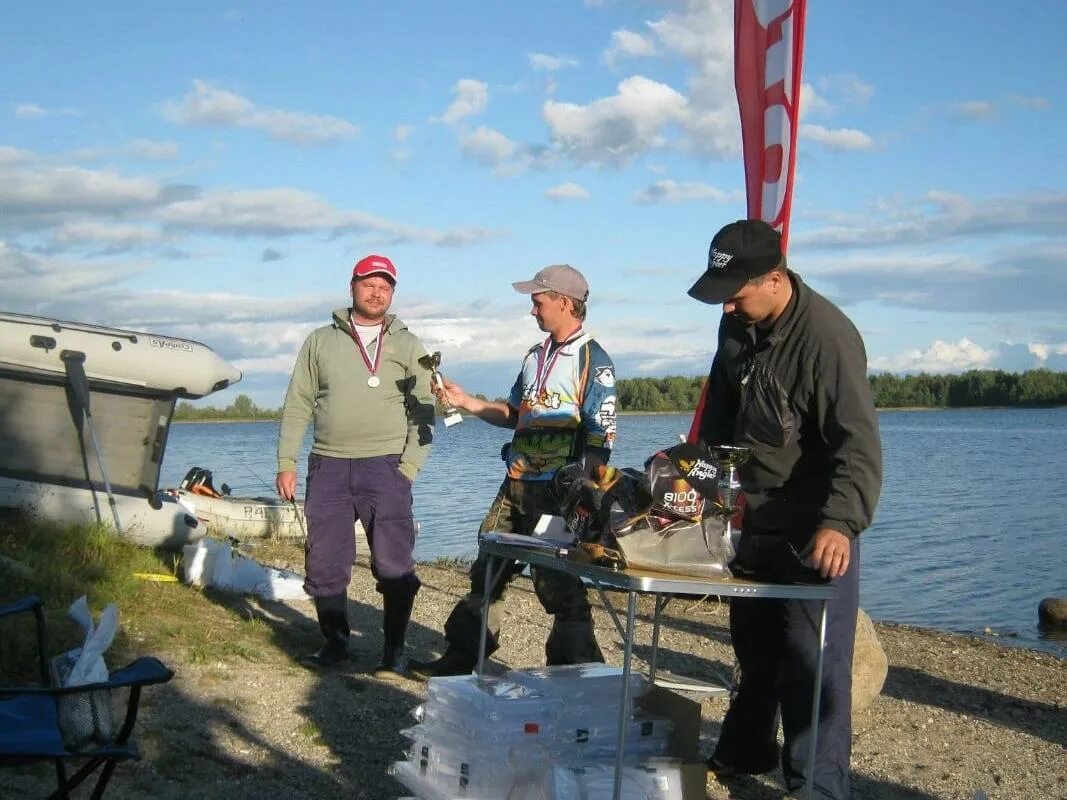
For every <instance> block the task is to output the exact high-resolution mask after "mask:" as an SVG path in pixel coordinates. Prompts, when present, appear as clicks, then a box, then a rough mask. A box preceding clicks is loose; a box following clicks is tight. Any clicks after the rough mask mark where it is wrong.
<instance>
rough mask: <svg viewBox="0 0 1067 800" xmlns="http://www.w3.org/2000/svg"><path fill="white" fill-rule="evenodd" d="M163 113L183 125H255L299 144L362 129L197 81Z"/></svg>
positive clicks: (348, 135)
mask: <svg viewBox="0 0 1067 800" xmlns="http://www.w3.org/2000/svg"><path fill="white" fill-rule="evenodd" d="M162 111H163V116H164V117H165V118H166V119H168V120H170V121H171V122H174V123H177V124H179V125H207V126H211V127H217V128H230V127H242V128H254V129H256V130H261V131H263V132H264V133H266V134H267V135H268V136H269V137H271V138H272V139H278V140H281V141H285V142H289V143H291V144H298V145H322V144H331V143H333V142H336V141H337V140H339V139H347V138H351V137H352V136H355V135H356V134H358V133H359V128H358V127H357V126H355V125H353V124H352V123H351V122H348V121H346V120H343V119H339V118H337V117H331V116H326V115H321V114H309V113H306V112H301V111H283V110H280V109H274V108H262V107H260V106H257V105H256V104H255V103H253V102H252V101H251V100H249V99H248V98H245V97H242V96H241V95H239V94H236V93H235V92H231V91H229V90H226V89H220V88H216V87H214V86H212V85H211V84H209V83H207V82H206V81H202V80H195V81H193V91H191V92H190V93H189V94H187V95H186V96H185V97H183V98H182V99H181V100H180V101H173V100H170V101H167V102H165V103H163V105H162Z"/></svg>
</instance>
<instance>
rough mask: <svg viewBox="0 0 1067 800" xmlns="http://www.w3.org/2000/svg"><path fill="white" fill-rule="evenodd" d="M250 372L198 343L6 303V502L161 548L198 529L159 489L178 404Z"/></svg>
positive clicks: (2, 463)
mask: <svg viewBox="0 0 1067 800" xmlns="http://www.w3.org/2000/svg"><path fill="white" fill-rule="evenodd" d="M240 379H241V372H240V370H238V369H237V368H236V367H234V366H233V365H232V364H228V363H227V362H226V361H225V360H223V359H222V358H221V357H220V356H219V355H218V354H217V353H215V351H213V350H212V349H211V348H210V347H207V346H206V345H203V344H200V343H199V342H194V341H190V340H188V339H177V338H174V337H169V336H159V335H156V334H153V333H143V332H140V331H129V330H123V329H119V328H109V327H104V326H100V325H88V324H83V323H78V322H64V321H60V320H55V319H51V318H46V317H34V316H28V315H25V314H12V313H8V312H0V507H6V508H15V509H19V510H22V511H25V512H28V513H31V514H37V515H39V516H43V517H47V518H49V519H54V520H57V521H60V522H64V523H90V524H92V523H107V524H110V525H113V526H114V528H115V529H116V530H117V532H118V533H119V534H120V535H122V536H125V537H126V538H129V539H130V540H131V541H135V542H137V543H139V544H145V545H151V546H154V547H160V546H162V547H180V546H183V545H185V544H187V543H188V542H190V541H192V540H194V539H197V538H199V537H200V536H202V535H203V532H204V531H203V526H201V525H200V523H199V521H198V520H197V518H196V517H195V516H194V515H193V514H192V513H190V510H189V509H188V508H186V507H185V506H183V505H181V503H180V502H179V501H178V498H176V497H172V496H163V495H161V493H160V492H159V470H160V466H161V465H162V463H163V454H164V451H165V450H166V446H167V434H168V433H169V431H170V424H171V418H172V416H173V414H174V406H175V403H176V402H177V400H178V398H198V397H203V396H204V395H206V394H210V393H211V392H214V391H217V390H219V389H222V388H225V387H227V386H230V385H232V384H233V383H236V382H237V381H239V380H240Z"/></svg>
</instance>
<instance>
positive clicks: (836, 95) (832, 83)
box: [801, 73, 874, 113]
mask: <svg viewBox="0 0 1067 800" xmlns="http://www.w3.org/2000/svg"><path fill="white" fill-rule="evenodd" d="M816 83H817V85H818V88H819V93H820V94H821V95H822V96H823V97H824V99H825V101H826V102H827V104H828V105H829V109H828V110H831V111H835V110H837V108H838V107H839V106H844V107H847V108H859V107H862V106H866V105H867V104H868V103H869V102H870V99H871V98H872V97H873V96H874V87H873V86H871V85H870V84H869V83H867V82H866V81H864V80H863V79H862V78H860V77H859V76H858V75H852V74H847V73H839V74H832V75H822V76H820V77H819V78H818V80H817V81H816ZM801 97H802V98H803V97H804V95H803V94H801ZM803 110H804V107H803V101H802V103H801V112H802V113H803ZM813 110H814V109H813Z"/></svg>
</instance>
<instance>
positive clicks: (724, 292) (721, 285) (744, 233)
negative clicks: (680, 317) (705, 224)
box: [689, 219, 784, 305]
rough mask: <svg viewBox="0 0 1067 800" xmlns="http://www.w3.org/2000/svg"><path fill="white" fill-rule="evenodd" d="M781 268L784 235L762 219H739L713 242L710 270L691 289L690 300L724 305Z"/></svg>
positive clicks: (709, 253) (709, 262) (709, 256)
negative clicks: (757, 281)
mask: <svg viewBox="0 0 1067 800" xmlns="http://www.w3.org/2000/svg"><path fill="white" fill-rule="evenodd" d="M781 264H784V259H783V257H782V235H781V234H780V233H778V231H776V230H775V229H774V228H772V227H771V226H770V225H768V224H767V223H766V222H764V221H763V220H761V219H739V220H738V221H737V222H731V223H730V224H729V225H727V226H726V227H724V228H723V229H722V230H720V231H719V232H718V233H716V234H715V238H714V239H712V240H711V248H710V249H709V250H708V269H707V271H706V272H705V273H704V274H703V275H701V276H700V277H699V278H698V279H697V282H696V283H694V284H693V286H692V287H691V288H690V289H689V296H690V297H692V298H694V299H696V300H699V301H701V302H702V303H711V304H712V305H718V304H719V303H724V302H726V301H727V300H729V299H730V298H731V297H733V296H734V295H735V294H737V292H738V291H740V289H741V287H742V286H744V285H745V284H746V283H748V282H749V281H750V280H752V279H753V278H758V277H759V276H760V275H766V274H767V273H768V272H770V271H771V270H773V269H774V268H775V267H777V266H779V265H781Z"/></svg>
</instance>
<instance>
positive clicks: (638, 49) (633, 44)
mask: <svg viewBox="0 0 1067 800" xmlns="http://www.w3.org/2000/svg"><path fill="white" fill-rule="evenodd" d="M657 52H658V51H657V50H656V45H655V42H653V41H652V39H650V38H649V37H647V36H644V35H643V34H640V33H635V32H634V31H628V30H625V29H623V30H618V31H615V32H614V33H612V34H611V44H610V45H609V46H608V48H607V49H606V50H604V52H603V53H602V54H601V58H602V59H603V61H604V63H605V64H615V63H617V62H618V61H620V60H621V59H623V58H641V57H647V56H654V55H657Z"/></svg>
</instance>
